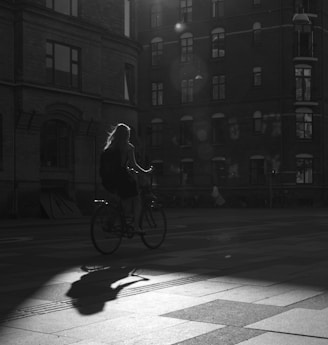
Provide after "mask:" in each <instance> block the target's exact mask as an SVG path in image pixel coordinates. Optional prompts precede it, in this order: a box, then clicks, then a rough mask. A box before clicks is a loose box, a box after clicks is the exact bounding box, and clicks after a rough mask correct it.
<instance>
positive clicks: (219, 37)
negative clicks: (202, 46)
mask: <svg viewBox="0 0 328 345" xmlns="http://www.w3.org/2000/svg"><path fill="white" fill-rule="evenodd" d="M216 51H217V54H215V52H216ZM225 56H226V49H225V29H224V28H215V29H213V30H212V31H211V58H212V59H223V58H225Z"/></svg>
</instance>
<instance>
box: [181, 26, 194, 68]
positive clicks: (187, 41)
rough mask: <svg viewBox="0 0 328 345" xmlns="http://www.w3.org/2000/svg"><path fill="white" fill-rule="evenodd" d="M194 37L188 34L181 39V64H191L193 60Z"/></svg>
mask: <svg viewBox="0 0 328 345" xmlns="http://www.w3.org/2000/svg"><path fill="white" fill-rule="evenodd" d="M193 41H194V40H193V35H192V34H191V33H190V32H186V33H184V34H183V35H181V37H180V60H181V62H190V61H192V58H193V45H194V42H193Z"/></svg>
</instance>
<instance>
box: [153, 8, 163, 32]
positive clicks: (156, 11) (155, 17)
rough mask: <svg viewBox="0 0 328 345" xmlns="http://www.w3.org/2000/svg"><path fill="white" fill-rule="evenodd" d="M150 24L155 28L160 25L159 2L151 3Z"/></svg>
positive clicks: (160, 12)
mask: <svg viewBox="0 0 328 345" xmlns="http://www.w3.org/2000/svg"><path fill="white" fill-rule="evenodd" d="M150 25H151V27H152V28H157V27H159V26H161V25H162V6H161V5H160V4H153V5H152V6H151V9H150Z"/></svg>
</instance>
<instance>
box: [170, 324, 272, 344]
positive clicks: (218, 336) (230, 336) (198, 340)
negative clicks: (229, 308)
mask: <svg viewBox="0 0 328 345" xmlns="http://www.w3.org/2000/svg"><path fill="white" fill-rule="evenodd" d="M250 331H251V332H250ZM262 333H263V332H262V331H257V330H251V329H247V328H240V327H230V326H227V327H224V328H220V329H218V330H215V331H212V332H208V333H206V334H202V335H199V336H197V337H194V338H192V339H187V340H184V341H181V342H179V343H177V344H176V345H205V344H209V345H212V344H219V345H221V344H222V345H223V344H224V345H235V344H239V342H241V341H244V340H247V339H250V338H253V337H256V336H258V335H260V334H262ZM262 345H263V344H262ZM275 345H277V344H275Z"/></svg>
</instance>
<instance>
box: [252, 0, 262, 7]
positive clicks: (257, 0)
mask: <svg viewBox="0 0 328 345" xmlns="http://www.w3.org/2000/svg"><path fill="white" fill-rule="evenodd" d="M253 6H254V7H258V6H261V0H253Z"/></svg>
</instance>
